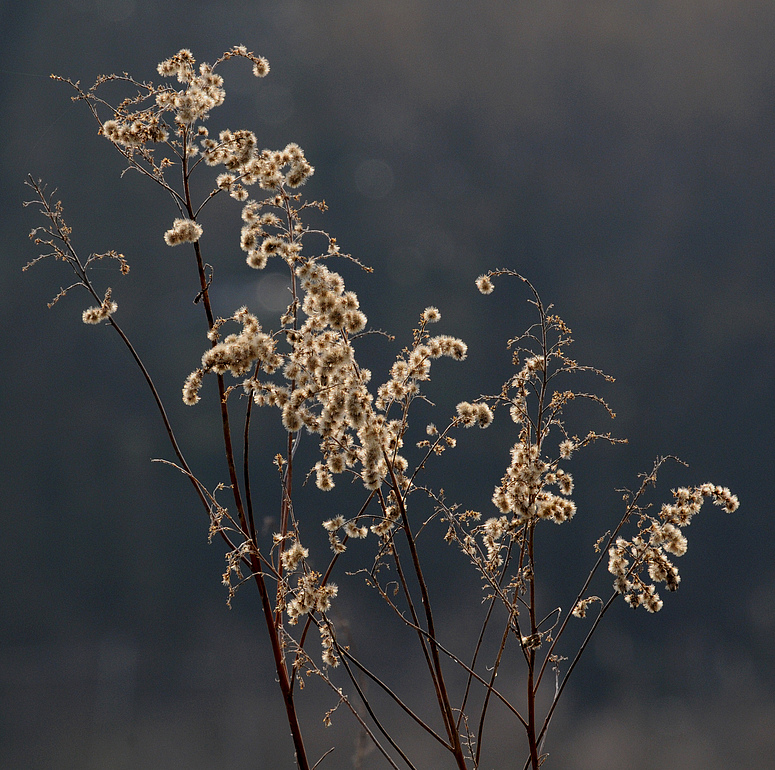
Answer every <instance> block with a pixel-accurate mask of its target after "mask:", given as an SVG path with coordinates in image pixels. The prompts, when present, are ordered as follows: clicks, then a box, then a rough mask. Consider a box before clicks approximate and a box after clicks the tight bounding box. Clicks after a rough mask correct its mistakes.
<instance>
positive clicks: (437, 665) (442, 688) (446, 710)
mask: <svg viewBox="0 0 775 770" xmlns="http://www.w3.org/2000/svg"><path fill="white" fill-rule="evenodd" d="M383 455H384V457H385V462H386V463H387V467H388V472H389V473H390V481H391V486H392V488H393V492H394V493H395V496H396V501H397V504H398V510H399V513H400V514H401V520H402V522H403V526H404V535H405V537H406V541H407V543H408V544H409V552H410V554H411V556H412V565H413V567H414V574H415V577H416V578H417V582H418V584H419V586H420V595H421V598H422V604H423V610H424V612H425V621H426V623H427V625H428V636H429V638H430V643H431V644H430V647H431V649H430V652H431V657H432V658H433V668H434V670H435V672H436V677H437V679H438V685H439V708H440V709H441V714H442V717H443V719H444V725H445V727H446V729H447V735H448V736H449V740H450V743H451V744H452V753H453V755H454V757H455V761H456V762H457V765H458V767H459V768H460V770H467V765H466V759H465V755H464V753H463V746H462V744H461V743H460V735H459V733H458V731H457V728H456V726H455V717H454V716H453V714H452V706H451V705H450V702H449V695H448V693H447V687H446V684H445V682H444V674H443V672H442V668H441V660H440V659H439V651H438V647H437V646H436V627H435V625H434V622H433V612H432V610H431V601H430V596H429V594H428V586H427V585H426V583H425V575H424V574H423V571H422V566H421V565H420V557H419V554H418V553H417V547H416V545H415V542H414V537H413V535H412V529H411V527H410V525H409V517H408V515H407V513H406V506H405V505H404V499H403V495H402V493H401V488H400V487H399V484H398V479H396V476H395V472H394V471H393V465H392V463H391V462H390V459H389V458H388V456H387V453H385V452H384V450H383Z"/></svg>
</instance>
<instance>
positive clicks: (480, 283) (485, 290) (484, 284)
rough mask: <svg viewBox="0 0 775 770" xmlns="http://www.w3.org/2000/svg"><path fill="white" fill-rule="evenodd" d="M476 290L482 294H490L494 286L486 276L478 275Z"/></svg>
mask: <svg viewBox="0 0 775 770" xmlns="http://www.w3.org/2000/svg"><path fill="white" fill-rule="evenodd" d="M476 288H477V289H479V291H480V292H482V294H492V291H493V289H494V288H495V284H494V283H493V282H492V281H491V280H490V277H489V276H488V275H480V276H479V277H478V278H477V279H476Z"/></svg>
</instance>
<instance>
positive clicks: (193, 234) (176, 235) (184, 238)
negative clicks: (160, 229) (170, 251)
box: [164, 219, 202, 246]
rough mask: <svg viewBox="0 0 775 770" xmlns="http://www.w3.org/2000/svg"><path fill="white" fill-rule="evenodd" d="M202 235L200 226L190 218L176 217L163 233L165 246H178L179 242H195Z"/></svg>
mask: <svg viewBox="0 0 775 770" xmlns="http://www.w3.org/2000/svg"><path fill="white" fill-rule="evenodd" d="M201 237H202V226H201V225H199V224H197V223H196V222H194V221H193V220H191V219H176V220H175V221H174V222H173V223H172V229H171V230H167V232H166V233H164V242H165V243H166V244H167V246H179V245H180V244H181V243H196V241H198V240H199V239H200V238H201Z"/></svg>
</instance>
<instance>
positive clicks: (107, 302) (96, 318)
mask: <svg viewBox="0 0 775 770" xmlns="http://www.w3.org/2000/svg"><path fill="white" fill-rule="evenodd" d="M110 294H111V290H110V289H108V290H107V291H106V292H105V299H103V300H102V304H101V305H99V306H96V307H90V308H88V309H87V310H84V311H83V315H82V316H81V318H82V319H83V322H84V323H85V324H98V323H99V322H100V321H104V320H105V319H106V318H108V316H110V315H112V314H113V313H115V312H116V310H118V305H117V304H116V303H115V302H113V301H112V300H111V298H110Z"/></svg>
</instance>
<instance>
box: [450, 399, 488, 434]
mask: <svg viewBox="0 0 775 770" xmlns="http://www.w3.org/2000/svg"><path fill="white" fill-rule="evenodd" d="M457 415H458V418H459V419H460V422H461V423H462V424H463V425H465V427H466V428H472V427H473V426H474V425H478V426H479V427H480V428H486V427H488V426H489V425H490V423H491V422H492V420H493V415H492V409H490V407H489V406H487V404H469V403H468V401H461V402H460V403H459V404H458V405H457Z"/></svg>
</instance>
